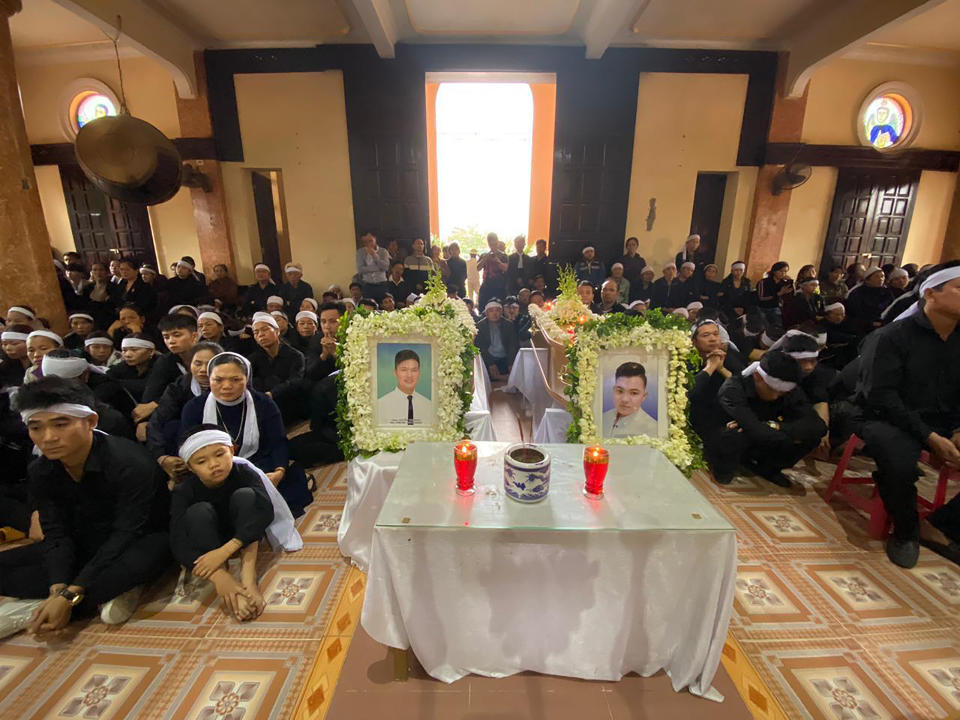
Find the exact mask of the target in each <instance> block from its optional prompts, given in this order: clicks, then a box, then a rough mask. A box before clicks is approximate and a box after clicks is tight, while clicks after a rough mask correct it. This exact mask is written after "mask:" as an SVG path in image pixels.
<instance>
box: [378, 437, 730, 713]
mask: <svg viewBox="0 0 960 720" xmlns="http://www.w3.org/2000/svg"><path fill="white" fill-rule="evenodd" d="M505 447H506V444H505V443H481V444H480V445H479V450H480V461H479V465H478V470H477V481H476V484H477V491H476V494H475V495H474V496H472V497H461V496H458V495H457V494H456V492H455V489H454V481H453V468H452V464H453V463H452V459H451V457H450V454H451V451H450V445H449V444H446V443H416V444H414V445H411V446H409V447H408V448H407V451H406V454H405V456H404V457H403V459H402V461H401V464H400V470H399V472H398V473H397V476H396V478H395V479H394V482H393V486H392V487H391V489H390V492H389V494H388V496H387V499H386V502H385V503H384V506H383V510H382V511H381V513H380V516H379V518H378V520H377V524H376V526H375V528H374V534H373V546H372V548H371V557H370V570H369V575H368V579H367V591H366V597H365V600H364V605H363V614H362V618H361V621H362V623H363V627H364V629H365V630H366V631H367V633H369V634H370V636H371V637H373V638H374V639H375V640H377V641H378V642H381V643H383V644H385V645H389V646H391V647H394V648H400V649H406V648H411V649H412V650H413V652H414V653H415V654H416V656H417V659H418V660H419V661H420V663H421V664H422V665H423V667H424V669H425V670H426V671H427V672H428V673H429V674H430V675H431V676H433V677H435V678H437V679H438V680H443V681H445V682H453V681H455V680H457V679H459V678H461V677H463V676H464V675H466V674H468V673H475V674H479V675H487V676H491V677H504V676H507V675H511V674H513V673H517V672H521V671H524V670H533V671H536V672H540V673H547V674H553V675H564V676H569V677H579V678H586V679H596V680H619V679H620V678H621V677H622V676H623V675H625V674H626V673H628V672H631V671H633V672H637V673H639V674H641V675H643V676H649V675H652V674H654V673H656V672H658V671H659V670H661V669H663V670H665V671H666V672H667V673H668V674H669V675H670V678H671V680H672V682H673V687H674V689H675V690H678V691H679V690H681V689H683V688H689V689H690V691H691V692H692V693H694V694H696V695H701V696H704V697H709V698H711V699H714V700H722V696H720V695H719V693H717V692H716V690H714V689H713V688H712V687H711V683H712V681H713V677H714V674H715V673H716V670H717V667H718V665H719V663H720V655H721V651H722V648H723V643H724V640H725V638H726V634H727V625H728V623H729V620H730V612H731V608H732V602H733V590H734V583H735V581H736V565H737V550H736V535H735V533H734V529H733V527H732V526H731V525H730V524H729V523H728V522H727V521H726V520H725V519H724V518H723V517H722V516H721V515H720V514H719V513H718V512H717V511H716V510H715V509H714V508H713V506H712V505H710V503H709V502H707V501H706V500H705V499H704V498H703V496H702V495H700V493H699V492H697V490H696V489H695V488H694V487H693V486H692V485H691V484H690V483H689V481H688V480H687V479H686V478H684V477H683V476H682V475H681V474H680V473H679V472H678V471H677V470H676V468H674V467H673V465H672V464H670V462H669V461H668V460H667V459H666V458H665V457H664V456H663V455H662V454H661V453H660V452H658V451H656V450H654V449H652V448H648V447H642V446H614V447H611V448H609V450H610V470H609V474H608V476H607V481H606V495H605V497H604V498H603V499H602V500H598V501H594V500H588V499H587V498H585V497H584V495H583V494H582V487H583V465H582V453H583V446H582V445H545V446H543V447H544V448H545V449H546V450H547V451H548V452H549V453H550V455H551V457H552V468H551V483H550V485H551V486H550V492H549V495H548V496H547V498H546V499H545V500H544V501H542V502H540V503H538V504H536V505H522V504H520V503H516V502H514V501H512V500H510V499H508V498H507V497H506V496H505V495H504V493H503V471H502V464H503V451H504V449H505Z"/></svg>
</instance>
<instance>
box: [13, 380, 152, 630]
mask: <svg viewBox="0 0 960 720" xmlns="http://www.w3.org/2000/svg"><path fill="white" fill-rule="evenodd" d="M93 405H94V399H93V395H92V393H91V392H90V390H89V389H87V388H85V387H83V386H82V385H80V384H79V383H77V382H76V381H73V380H65V379H63V378H57V377H49V378H43V379H41V380H38V381H37V382H36V383H33V384H32V386H31V387H25V388H23V389H21V390H20V391H19V392H18V394H17V397H16V399H15V407H14V409H15V410H16V411H18V412H20V414H21V417H22V419H23V421H24V423H25V424H26V426H27V430H28V432H29V433H30V438H31V440H33V442H34V444H35V445H36V446H37V448H38V449H39V450H40V452H41V454H42V457H41V458H38V459H37V460H36V461H35V462H34V463H33V464H31V466H30V469H29V480H30V493H31V496H32V498H33V500H34V502H35V504H36V508H37V511H38V512H39V518H40V526H41V527H42V528H43V532H44V535H45V538H44V541H43V542H42V543H41V544H40V548H41V554H42V566H41V567H40V568H38V572H36V573H30V574H27V575H24V573H22V572H21V573H11V572H10V570H11V569H10V568H8V567H4V568H2V569H0V592H2V593H3V594H5V595H11V596H13V597H19V598H45V599H43V600H40V601H39V602H34V603H33V605H34V607H33V608H30V607H29V605H28V604H27V603H25V602H23V601H21V602H20V604H19V605H18V607H17V608H15V609H14V612H9V611H8V612H7V613H6V614H5V615H4V617H3V619H2V620H0V635H3V634H10V633H11V632H16V631H18V630H21V629H24V628H27V629H28V630H29V631H30V632H32V633H39V634H43V633H46V632H55V631H57V630H60V629H62V628H64V627H65V626H66V625H67V624H68V623H69V622H70V620H71V619H72V617H73V616H74V615H78V616H84V615H87V616H89V615H92V614H94V613H96V612H98V611H99V613H100V618H101V620H102V621H103V622H105V623H108V624H119V623H122V622H125V621H126V620H127V619H128V618H129V617H130V616H131V615H132V614H133V612H134V610H135V609H136V606H137V602H138V601H139V597H140V589H141V586H142V585H143V584H144V583H147V582H149V581H151V580H153V579H155V578H157V577H158V576H159V575H160V574H161V573H162V572H163V571H164V570H165V569H166V568H167V567H168V566H169V564H170V547H169V538H168V535H167V532H166V525H165V523H164V517H163V516H164V514H165V511H166V507H167V502H168V493H167V487H166V483H165V482H164V480H163V478H162V475H161V474H160V473H159V468H157V466H156V464H155V463H154V462H153V460H152V458H150V456H149V454H148V453H147V452H146V450H144V449H143V448H142V447H140V446H139V445H137V444H136V443H134V442H131V441H129V440H125V439H123V438H116V437H111V436H109V435H106V434H103V433H95V432H94V429H95V428H96V426H97V421H98V416H97V413H96V411H95V410H94V409H93ZM15 584H16V585H19V587H15V586H14V585H15ZM31 610H32V614H28V612H29V611H31ZM17 611H19V612H17Z"/></svg>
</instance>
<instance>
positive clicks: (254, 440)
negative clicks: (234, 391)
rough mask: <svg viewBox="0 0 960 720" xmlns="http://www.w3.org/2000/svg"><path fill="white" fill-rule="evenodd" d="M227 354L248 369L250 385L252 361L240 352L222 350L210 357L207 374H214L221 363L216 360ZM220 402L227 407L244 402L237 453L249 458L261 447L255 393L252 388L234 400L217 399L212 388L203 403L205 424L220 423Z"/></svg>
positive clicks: (248, 382)
mask: <svg viewBox="0 0 960 720" xmlns="http://www.w3.org/2000/svg"><path fill="white" fill-rule="evenodd" d="M225 356H228V357H230V358H235V359H236V360H237V362H238V363H239V364H240V366H241V367H242V368H244V370H246V375H247V385H248V387H249V384H250V381H251V379H252V369H251V367H250V361H249V360H247V359H246V358H245V357H244V356H243V355H240V354H239V353H235V352H222V353H220V354H219V355H214V356H213V357H212V358H210V362H208V363H207V375H208V376H209V375H212V371H213V369H214V368H215V367H216V366H217V365H220V364H221V363H218V362H216V360H217V358H221V357H225ZM218 403H219V404H220V405H224V406H226V407H233V406H235V405H239V404H240V403H244V405H245V410H246V413H245V415H244V419H243V427H242V428H240V449H239V450H238V451H237V455H239V456H240V457H242V458H248V457H250V456H251V455H254V454H256V452H257V450H259V449H260V427H259V423H258V422H257V410H256V408H255V407H254V405H253V395H251V394H250V390H249V389H248V390H244V391H243V395H242V396H241V397H239V398H237V399H236V400H234V401H232V402H227V401H225V400H217V398H216V397H214V394H213V390H211V391H210V394H209V395H207V399H206V401H205V402H204V404H203V422H204V423H205V424H206V423H209V424H211V425H219V422H218V418H217V404H218Z"/></svg>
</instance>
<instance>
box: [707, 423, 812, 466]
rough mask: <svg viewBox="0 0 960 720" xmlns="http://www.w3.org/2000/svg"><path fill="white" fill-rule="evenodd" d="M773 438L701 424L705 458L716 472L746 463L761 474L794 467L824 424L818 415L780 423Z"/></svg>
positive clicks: (722, 425) (808, 450)
mask: <svg viewBox="0 0 960 720" xmlns="http://www.w3.org/2000/svg"><path fill="white" fill-rule="evenodd" d="M780 428H781V432H779V433H777V438H776V439H775V440H764V441H763V442H753V441H751V440H750V438H749V437H747V435H746V434H745V433H743V432H740V431H738V430H730V429H729V428H727V426H726V425H725V424H716V425H711V426H709V427H706V428H704V427H701V428H700V429H699V430H698V434H699V435H700V438H701V439H702V440H703V454H704V458H705V459H706V460H707V462H708V463H710V466H711V467H712V468H713V469H714V471H715V472H716V473H718V474H728V473H732V472H734V471H735V470H736V469H737V468H738V467H739V466H740V465H747V466H749V467H750V468H751V469H752V470H754V471H755V472H756V473H757V474H758V475H760V476H761V477H770V476H772V475H776V474H777V473H778V472H780V471H781V470H784V469H786V468H790V467H793V466H794V465H796V464H797V462H798V461H799V460H800V459H801V458H803V457H804V456H805V455H806V454H807V453H809V452H810V451H811V450H813V449H814V448H815V447H817V445H818V444H819V443H820V438H821V437H823V433H824V432H825V431H826V428H825V426H824V424H823V421H821V420H820V418H819V417H817V418H810V419H804V420H796V421H793V422H789V423H783V424H782V425H781V426H780Z"/></svg>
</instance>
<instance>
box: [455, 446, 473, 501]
mask: <svg viewBox="0 0 960 720" xmlns="http://www.w3.org/2000/svg"><path fill="white" fill-rule="evenodd" d="M453 467H454V470H456V472H457V495H473V493H474V489H473V480H474V477H475V476H476V474H477V446H476V445H474V444H473V443H472V442H470V441H469V440H461V441H460V442H458V443H457V444H456V445H455V446H454V448H453Z"/></svg>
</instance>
